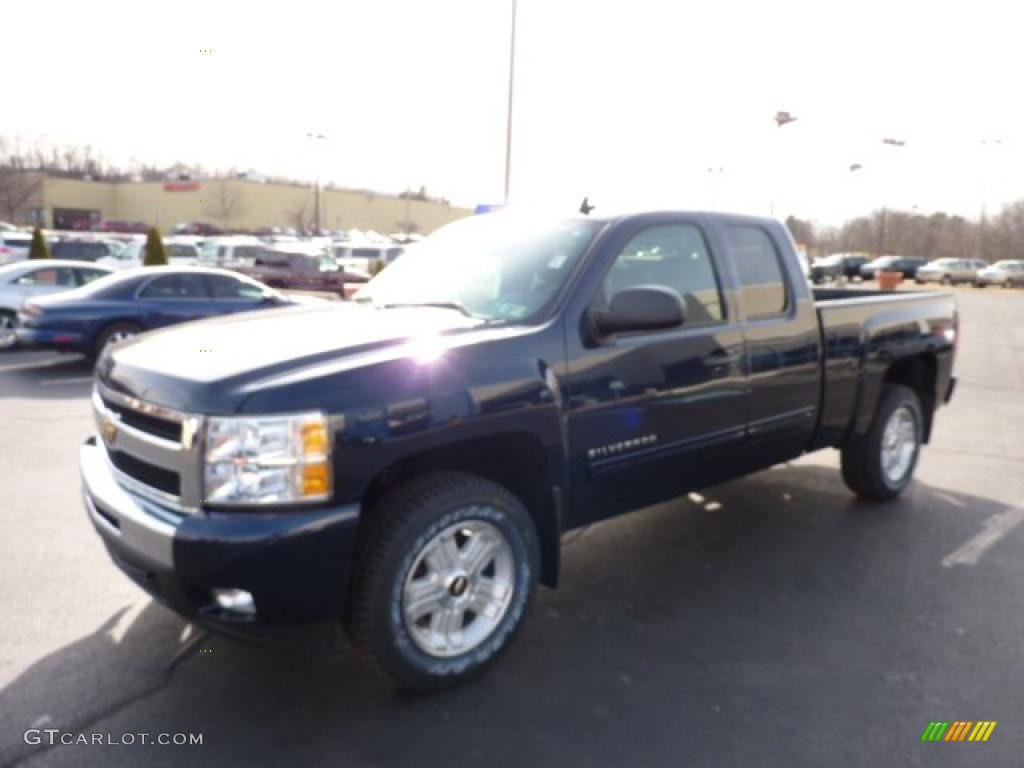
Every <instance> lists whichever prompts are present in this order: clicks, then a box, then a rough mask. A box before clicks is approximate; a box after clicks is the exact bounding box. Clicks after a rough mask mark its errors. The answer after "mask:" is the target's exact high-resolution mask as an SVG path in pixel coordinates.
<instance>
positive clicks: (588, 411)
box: [562, 214, 746, 527]
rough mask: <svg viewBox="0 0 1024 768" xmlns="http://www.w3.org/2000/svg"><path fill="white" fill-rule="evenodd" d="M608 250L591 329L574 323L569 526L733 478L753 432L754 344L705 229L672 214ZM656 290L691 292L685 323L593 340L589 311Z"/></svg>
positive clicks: (566, 387) (651, 220) (568, 390)
mask: <svg viewBox="0 0 1024 768" xmlns="http://www.w3.org/2000/svg"><path fill="white" fill-rule="evenodd" d="M608 251H609V252H608V253H607V254H606V255H605V256H604V257H602V259H601V260H602V261H603V262H604V263H603V264H602V265H601V266H600V267H599V269H601V270H604V272H603V278H602V279H601V282H600V284H599V285H596V286H593V293H592V297H590V298H589V304H586V305H583V307H582V311H581V312H579V314H580V315H581V317H580V323H579V324H578V325H576V324H574V319H575V318H573V319H572V320H570V322H569V324H568V326H567V336H568V338H567V346H568V360H569V363H568V367H567V375H566V376H565V379H564V381H563V387H562V389H563V398H564V400H565V404H566V407H567V408H568V411H569V417H568V443H569V459H570V473H571V478H572V489H571V490H572V504H571V508H570V511H569V520H567V521H566V522H567V524H568V526H567V527H573V526H575V525H581V524H584V523H586V522H589V521H592V520H598V519H601V518H603V517H608V516H610V515H614V514H617V513H619V512H623V511H626V510H629V509H632V508H637V507H640V506H645V505H647V504H651V503H655V502H658V501H661V500H664V499H667V498H671V497H673V496H676V495H678V494H680V493H683V492H685V491H687V490H692V489H694V488H697V487H701V486H704V485H708V484H711V483H715V482H719V481H720V480H722V479H725V478H726V477H728V476H729V473H728V466H729V464H728V460H727V456H728V454H729V452H730V451H731V450H734V449H735V448H737V447H738V446H739V445H740V444H742V442H743V439H744V431H745V427H746V378H745V376H744V374H743V371H742V359H743V337H742V334H741V332H740V329H739V326H738V324H737V320H736V317H735V313H734V311H733V310H732V309H731V307H730V304H731V302H730V301H729V300H728V298H729V297H730V295H731V294H730V293H729V292H728V291H724V290H723V281H722V279H720V277H719V275H720V271H719V269H718V268H717V266H716V263H715V259H714V257H713V255H712V253H711V250H710V248H709V246H708V241H707V238H706V237H705V235H704V232H703V231H702V229H701V227H700V226H699V225H698V224H697V223H696V222H694V221H692V220H688V219H686V218H682V217H677V216H674V215H671V214H665V215H659V216H654V217H648V218H645V219H644V220H642V221H641V222H639V223H638V224H637V225H636V227H635V228H634V229H632V230H630V231H628V232H626V233H624V235H623V236H622V237H621V238H620V239H619V241H618V242H616V243H613V244H609V248H608ZM645 285H656V286H663V287H667V288H671V289H672V290H674V291H676V292H677V293H678V294H679V295H680V297H681V298H682V299H683V302H684V304H685V307H686V319H685V322H684V323H683V325H682V326H680V327H678V328H673V329H669V330H662V331H655V332H646V331H645V332H642V333H629V334H620V335H617V336H615V337H612V338H604V339H598V340H595V339H594V338H593V337H592V336H591V335H590V334H588V331H587V323H586V312H587V311H588V309H593V308H595V307H600V306H602V305H606V304H607V302H608V301H609V300H610V298H611V297H612V296H613V295H614V294H615V293H616V292H618V291H621V290H623V289H625V288H632V287H637V286H645ZM571 317H572V316H571Z"/></svg>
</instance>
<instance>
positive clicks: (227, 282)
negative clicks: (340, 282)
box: [16, 267, 292, 357]
mask: <svg viewBox="0 0 1024 768" xmlns="http://www.w3.org/2000/svg"><path fill="white" fill-rule="evenodd" d="M291 303H292V302H291V301H290V300H289V299H287V298H285V297H284V296H282V295H281V294H279V293H278V292H277V291H275V290H273V289H272V288H268V287H267V286H265V285H263V284H262V283H258V282H256V281H255V280H250V279H249V278H246V277H243V276H241V275H238V274H235V273H233V272H228V271H225V270H221V269H204V268H196V267H141V268H138V269H129V270H126V271H124V272H119V273H117V274H114V275H111V276H109V277H104V278H101V279H99V280H96V281H95V282H93V283H90V284H89V285H87V286H85V287H83V288H79V289H78V290H74V291H68V292H66V293H62V294H59V295H57V296H47V297H45V298H37V299H31V300H30V301H27V302H25V304H24V306H23V307H22V310H21V312H20V313H19V314H18V328H17V330H16V333H17V336H18V341H19V342H21V343H23V344H27V345H31V346H35V347H44V348H49V349H56V350H58V351H61V352H78V353H79V354H82V355H85V356H86V357H98V356H99V354H100V353H101V352H102V351H103V349H104V347H106V345H107V344H111V343H113V342H117V341H120V340H122V339H127V338H130V337H132V336H135V335H136V334H139V333H142V332H144V331H149V330H153V329H155V328H162V327H164V326H167V325H173V324H175V323H182V322H185V321H188V320H198V319H200V318H203V317H212V316H214V315H224V314H228V313H232V312H248V311H251V310H256V309H264V308H269V307H280V306H282V305H287V304H291Z"/></svg>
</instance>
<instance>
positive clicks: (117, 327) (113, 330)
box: [90, 323, 142, 359]
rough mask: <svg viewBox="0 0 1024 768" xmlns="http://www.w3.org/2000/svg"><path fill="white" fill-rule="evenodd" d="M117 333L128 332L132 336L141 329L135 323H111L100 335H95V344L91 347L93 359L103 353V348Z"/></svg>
mask: <svg viewBox="0 0 1024 768" xmlns="http://www.w3.org/2000/svg"><path fill="white" fill-rule="evenodd" d="M119 333H130V334H132V335H133V336H137V335H138V334H140V333H142V329H141V328H140V327H139V326H137V325H136V324H135V323H111V324H110V325H108V326H107V327H106V328H104V329H103V330H102V331H101V332H100V335H99V336H97V337H96V344H95V346H94V347H93V349H92V355H91V356H90V357H92V358H93V359H99V356H100V355H101V354H103V350H104V349H105V348H106V346H107V344H109V343H110V340H111V339H112V338H114V337H115V336H116V335H117V334H119Z"/></svg>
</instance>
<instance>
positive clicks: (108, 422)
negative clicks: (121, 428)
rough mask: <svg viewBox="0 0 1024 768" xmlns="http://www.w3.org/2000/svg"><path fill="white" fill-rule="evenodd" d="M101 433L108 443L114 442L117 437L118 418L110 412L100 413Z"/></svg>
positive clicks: (104, 440)
mask: <svg viewBox="0 0 1024 768" xmlns="http://www.w3.org/2000/svg"><path fill="white" fill-rule="evenodd" d="M100 435H101V436H102V437H103V442H105V443H106V444H107V445H110V444H111V443H113V442H114V438H115V437H117V420H116V418H115V417H114V416H111V415H110V414H109V413H101V414H100Z"/></svg>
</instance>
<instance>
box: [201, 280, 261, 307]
mask: <svg viewBox="0 0 1024 768" xmlns="http://www.w3.org/2000/svg"><path fill="white" fill-rule="evenodd" d="M206 279H207V280H208V281H209V283H210V292H211V293H212V294H213V298H215V299H244V300H246V301H254V300H256V299H260V298H262V297H263V289H262V288H260V287H259V286H258V285H253V284H252V283H245V282H242V281H241V280H236V279H235V278H233V277H228V276H227V275H207V276H206Z"/></svg>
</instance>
